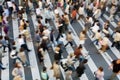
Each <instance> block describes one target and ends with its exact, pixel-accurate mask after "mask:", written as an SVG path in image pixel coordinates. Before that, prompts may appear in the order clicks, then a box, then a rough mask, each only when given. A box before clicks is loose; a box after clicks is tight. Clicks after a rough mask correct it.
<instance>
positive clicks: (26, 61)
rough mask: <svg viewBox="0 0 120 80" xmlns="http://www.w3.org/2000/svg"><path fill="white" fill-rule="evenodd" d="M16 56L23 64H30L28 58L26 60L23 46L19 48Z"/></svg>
mask: <svg viewBox="0 0 120 80" xmlns="http://www.w3.org/2000/svg"><path fill="white" fill-rule="evenodd" d="M17 56H18V57H19V58H20V60H21V61H22V64H23V66H29V65H30V64H29V62H28V60H27V57H26V54H25V51H24V49H23V48H20V49H19V52H18V54H17Z"/></svg>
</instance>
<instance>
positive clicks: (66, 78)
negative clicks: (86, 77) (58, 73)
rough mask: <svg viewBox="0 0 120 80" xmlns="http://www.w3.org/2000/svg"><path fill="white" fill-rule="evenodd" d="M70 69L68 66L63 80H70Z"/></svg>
mask: <svg viewBox="0 0 120 80" xmlns="http://www.w3.org/2000/svg"><path fill="white" fill-rule="evenodd" d="M71 75H72V70H71V68H68V70H67V71H66V72H65V80H71Z"/></svg>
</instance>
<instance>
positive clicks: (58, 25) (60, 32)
mask: <svg viewBox="0 0 120 80" xmlns="http://www.w3.org/2000/svg"><path fill="white" fill-rule="evenodd" d="M57 27H58V36H57V38H56V41H58V40H59V38H60V37H63V35H62V33H63V24H62V22H61V21H58V24H57Z"/></svg>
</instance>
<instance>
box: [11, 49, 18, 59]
mask: <svg viewBox="0 0 120 80" xmlns="http://www.w3.org/2000/svg"><path fill="white" fill-rule="evenodd" d="M15 54H16V50H12V51H11V53H10V57H11V58H12V59H15V58H17V56H15Z"/></svg>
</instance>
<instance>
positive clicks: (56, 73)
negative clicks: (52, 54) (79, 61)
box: [52, 61, 61, 80]
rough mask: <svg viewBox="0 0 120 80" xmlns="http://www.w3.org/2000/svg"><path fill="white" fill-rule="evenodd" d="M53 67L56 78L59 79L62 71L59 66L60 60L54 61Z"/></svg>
mask: <svg viewBox="0 0 120 80" xmlns="http://www.w3.org/2000/svg"><path fill="white" fill-rule="evenodd" d="M52 68H53V73H54V77H55V78H56V80H59V79H60V76H61V73H60V67H59V64H58V61H55V62H54V63H53V66H52Z"/></svg>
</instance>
